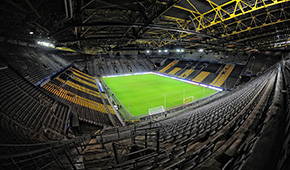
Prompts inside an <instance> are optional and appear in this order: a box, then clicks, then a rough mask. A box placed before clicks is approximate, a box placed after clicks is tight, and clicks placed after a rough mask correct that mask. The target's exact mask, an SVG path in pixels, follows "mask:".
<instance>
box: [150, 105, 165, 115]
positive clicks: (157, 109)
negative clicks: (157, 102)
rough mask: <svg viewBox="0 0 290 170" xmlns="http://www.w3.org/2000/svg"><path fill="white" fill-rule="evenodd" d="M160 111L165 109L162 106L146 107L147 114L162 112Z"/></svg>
mask: <svg viewBox="0 0 290 170" xmlns="http://www.w3.org/2000/svg"><path fill="white" fill-rule="evenodd" d="M162 112H165V109H164V107H163V106H158V107H153V108H149V109H148V113H149V115H154V114H157V113H162Z"/></svg>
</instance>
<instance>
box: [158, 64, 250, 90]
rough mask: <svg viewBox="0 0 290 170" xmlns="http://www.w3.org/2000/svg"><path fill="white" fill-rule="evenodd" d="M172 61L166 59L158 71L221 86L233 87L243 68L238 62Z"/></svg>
mask: <svg viewBox="0 0 290 170" xmlns="http://www.w3.org/2000/svg"><path fill="white" fill-rule="evenodd" d="M174 61H175V60H172V59H171V60H169V59H167V60H166V62H165V64H164V67H161V68H160V69H159V72H161V73H165V74H169V75H173V76H177V77H180V78H185V79H188V80H192V81H195V82H198V83H203V84H209V85H213V86H217V87H223V88H232V87H234V86H235V84H236V83H237V80H238V79H239V78H240V75H241V74H242V71H243V69H244V68H245V66H243V65H238V64H237V65H234V64H231V65H229V64H227V65H225V64H221V63H209V62H206V61H192V60H179V62H178V63H177V64H176V63H175V62H174Z"/></svg>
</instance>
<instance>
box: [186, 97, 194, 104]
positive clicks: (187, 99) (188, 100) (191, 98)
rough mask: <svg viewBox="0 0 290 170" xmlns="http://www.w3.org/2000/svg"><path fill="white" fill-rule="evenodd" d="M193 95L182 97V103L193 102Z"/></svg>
mask: <svg viewBox="0 0 290 170" xmlns="http://www.w3.org/2000/svg"><path fill="white" fill-rule="evenodd" d="M194 99H195V98H194V96H190V97H186V98H184V99H183V104H187V103H191V102H194Z"/></svg>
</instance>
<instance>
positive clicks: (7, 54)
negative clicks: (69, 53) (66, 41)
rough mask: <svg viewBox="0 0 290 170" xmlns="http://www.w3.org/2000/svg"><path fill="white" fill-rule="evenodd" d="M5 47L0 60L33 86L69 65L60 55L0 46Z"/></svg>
mask: <svg viewBox="0 0 290 170" xmlns="http://www.w3.org/2000/svg"><path fill="white" fill-rule="evenodd" d="M1 45H2V46H3V47H5V50H4V51H1V53H2V59H3V60H4V61H5V62H7V63H9V65H10V66H11V67H13V68H14V69H15V70H17V71H18V72H19V73H21V74H22V76H23V77H24V78H26V79H27V80H28V81H30V82H31V83H33V84H36V85H38V83H39V82H40V81H41V80H42V79H43V78H45V77H49V76H50V75H52V74H53V73H56V72H58V71H59V70H61V69H63V68H64V67H67V66H69V65H70V64H71V62H68V61H67V60H65V59H63V58H65V56H64V55H63V54H62V53H57V55H56V54H54V53H52V52H49V51H47V52H46V51H41V50H38V49H35V48H32V47H24V46H13V45H9V44H1Z"/></svg>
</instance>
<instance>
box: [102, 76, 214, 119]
mask: <svg viewBox="0 0 290 170" xmlns="http://www.w3.org/2000/svg"><path fill="white" fill-rule="evenodd" d="M103 80H104V81H105V82H106V84H107V85H108V86H109V88H110V89H111V90H112V91H113V93H114V94H115V95H116V96H117V98H118V99H119V100H120V101H121V102H122V104H123V105H124V106H125V107H126V109H127V110H128V111H129V112H130V114H131V115H132V116H139V115H145V114H148V109H149V108H153V107H158V106H161V105H163V106H164V107H165V96H166V108H170V107H173V106H177V105H181V104H183V101H184V100H183V98H184V96H185V98H187V97H190V96H194V98H195V100H200V99H202V98H205V97H208V96H210V95H212V94H214V93H216V92H217V91H216V90H213V89H209V88H205V87H201V86H197V85H194V84H189V83H185V82H182V81H178V80H175V79H171V78H168V77H163V76H159V75H155V74H142V75H131V76H120V77H104V78H103Z"/></svg>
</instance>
